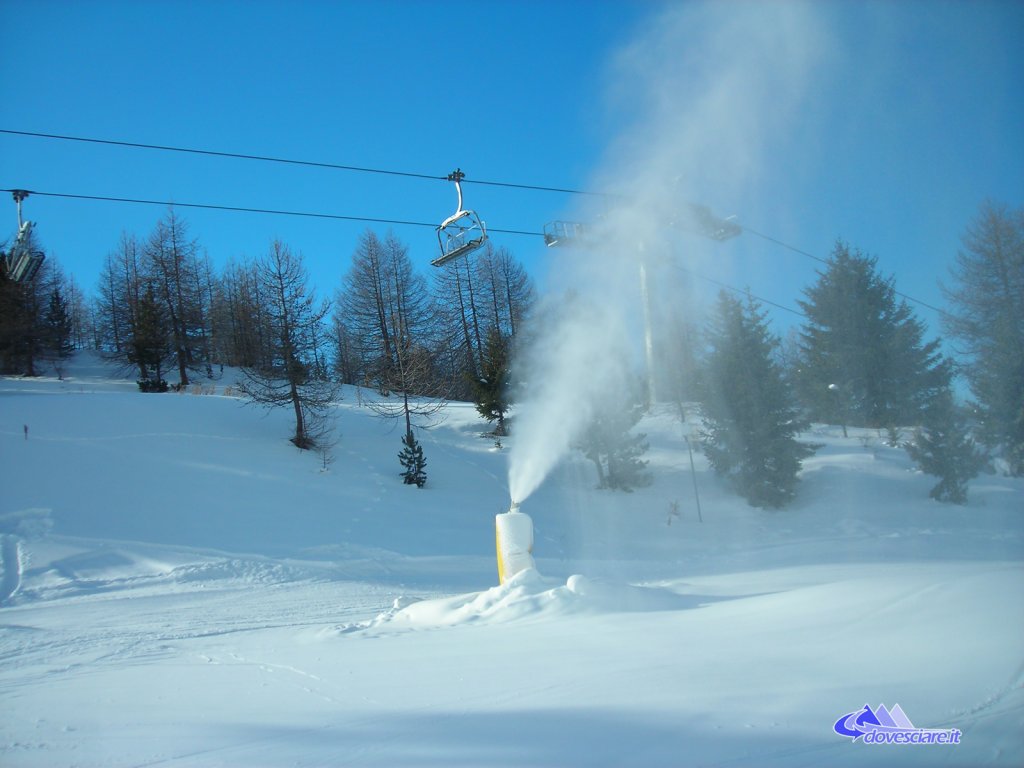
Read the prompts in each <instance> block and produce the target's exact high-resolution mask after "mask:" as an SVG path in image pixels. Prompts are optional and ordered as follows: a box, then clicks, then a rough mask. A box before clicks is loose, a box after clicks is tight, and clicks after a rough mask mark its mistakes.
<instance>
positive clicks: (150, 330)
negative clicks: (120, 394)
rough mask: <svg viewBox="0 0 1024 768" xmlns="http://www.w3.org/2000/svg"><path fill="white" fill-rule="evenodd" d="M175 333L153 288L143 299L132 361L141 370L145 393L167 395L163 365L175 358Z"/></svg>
mask: <svg viewBox="0 0 1024 768" xmlns="http://www.w3.org/2000/svg"><path fill="white" fill-rule="evenodd" d="M171 340H172V339H171V330H170V326H169V325H168V322H167V319H166V317H165V316H164V312H163V307H162V306H161V304H160V303H159V302H158V300H157V297H156V293H155V291H154V289H153V286H152V284H150V285H149V286H147V287H146V292H145V293H144V294H143V295H142V297H141V298H140V299H139V303H138V307H137V309H136V322H135V333H134V334H133V335H132V338H131V343H130V346H129V348H128V360H129V362H131V363H132V364H134V365H137V366H138V367H139V373H140V375H141V377H142V378H140V379H139V382H138V384H139V389H141V390H142V391H143V392H166V391H167V382H166V381H165V380H164V377H163V374H164V371H163V365H164V362H165V361H166V360H167V358H168V357H169V356H170V354H171Z"/></svg>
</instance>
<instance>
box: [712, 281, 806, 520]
mask: <svg viewBox="0 0 1024 768" xmlns="http://www.w3.org/2000/svg"><path fill="white" fill-rule="evenodd" d="M708 342H709V347H710V349H709V354H708V358H707V362H706V364H705V368H704V371H703V376H702V381H701V390H702V392H701V414H702V416H703V419H704V429H703V431H702V434H701V442H702V445H703V449H704V453H705V455H706V456H707V457H708V460H709V461H710V462H711V466H712V467H713V468H714V470H715V472H716V473H717V474H719V475H720V476H722V477H725V478H726V479H727V480H728V481H729V482H730V483H731V484H732V485H733V487H734V488H735V489H736V490H737V492H739V493H740V495H742V496H743V497H744V498H746V499H747V501H749V502H750V504H752V505H753V506H756V507H781V506H783V505H785V504H786V503H787V502H789V501H790V500H791V499H792V498H793V497H794V496H795V494H796V485H797V473H798V472H799V471H800V465H801V462H802V461H803V459H804V458H806V457H807V456H810V455H811V454H812V453H813V452H814V449H813V448H811V447H810V446H808V445H806V444H804V443H800V442H798V441H797V440H796V434H797V433H798V432H799V431H800V430H801V429H803V428H804V427H805V426H806V425H805V423H804V422H803V421H802V420H801V419H800V418H799V415H798V410H797V407H796V403H795V402H794V398H793V396H792V394H791V392H790V390H789V388H788V386H787V385H786V382H785V378H784V376H783V371H782V368H781V366H780V365H779V364H778V362H776V360H775V355H776V353H777V350H778V347H779V341H778V339H777V338H776V337H774V336H773V335H772V334H771V333H770V332H769V330H768V326H767V323H766V320H765V315H764V313H763V312H762V311H761V310H760V307H759V305H758V304H757V303H756V302H755V301H753V300H752V299H751V300H749V301H748V303H747V305H746V306H743V305H742V304H741V303H740V302H739V301H737V300H736V299H734V298H732V297H731V296H729V295H728V294H726V293H725V292H724V291H723V292H722V293H720V294H719V297H718V306H717V309H716V312H715V314H714V316H713V318H712V321H711V324H710V326H709V328H708Z"/></svg>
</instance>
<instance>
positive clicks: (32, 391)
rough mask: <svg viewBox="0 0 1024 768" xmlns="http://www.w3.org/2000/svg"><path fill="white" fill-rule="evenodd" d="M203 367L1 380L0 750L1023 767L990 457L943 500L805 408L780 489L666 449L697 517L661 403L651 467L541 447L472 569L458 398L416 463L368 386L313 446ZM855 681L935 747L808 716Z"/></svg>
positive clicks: (482, 528) (19, 760)
mask: <svg viewBox="0 0 1024 768" xmlns="http://www.w3.org/2000/svg"><path fill="white" fill-rule="evenodd" d="M230 383H231V382H230V376H225V377H224V378H223V379H221V380H219V381H217V382H214V383H212V385H211V384H209V383H208V384H207V386H206V389H205V391H206V392H210V391H211V390H214V391H215V394H191V393H186V394H167V395H142V394H139V393H138V392H137V390H136V387H135V384H134V382H132V381H127V380H123V379H119V378H118V377H117V376H116V375H115V374H114V373H113V372H112V370H111V369H108V368H107V367H105V366H104V365H103V364H102V363H101V362H100V361H98V360H97V359H95V358H93V357H91V356H88V355H84V354H82V355H79V356H78V357H77V358H76V360H75V361H74V364H73V365H71V366H70V369H69V373H68V374H67V375H66V376H65V380H63V381H59V380H57V379H56V378H45V377H44V378H41V379H20V378H6V379H0V456H2V458H3V483H2V487H0V525H7V528H5V529H4V530H11V529H12V528H11V525H12V521H14V520H16V519H21V520H26V519H29V520H33V521H36V523H38V521H39V520H43V519H48V520H49V521H50V522H51V524H52V525H51V527H50V528H49V529H47V528H46V526H45V525H38V524H36V525H35V526H34V527H33V528H32V530H23V533H24V534H25V535H22V536H19V537H18V542H17V543H18V547H19V550H20V557H19V558H18V562H20V568H19V569H18V574H17V575H18V578H17V587H16V590H15V591H14V592H13V594H12V595H11V596H10V597H9V598H8V599H7V600H6V602H5V603H4V604H3V607H0V713H2V717H0V764H2V765H4V766H57V765H69V766H70V765H76V766H128V765H132V766H140V765H161V766H236V765H237V766H279V765H332V766H333V765H339V766H340V765H352V766H480V765H493V766H605V765H608V766H611V765H645V766H648V765H650V766H686V765H730V766H732V765H752V766H753V765H756V766H766V765H767V766H772V765H779V766H783V765H785V766H790V765H807V766H810V765H822V764H827V765H851V766H853V765H879V766H882V765H1019V764H1021V763H1022V762H1024V737H1022V734H1024V642H1022V638H1024V607H1022V606H1024V504H1022V500H1024V483H1021V481H1019V480H1012V479H1007V478H1003V477H998V476H991V475H983V476H981V477H979V478H978V479H977V480H975V481H974V483H973V484H972V486H971V490H970V503H969V505H968V506H967V507H963V508H961V507H951V506H944V505H940V504H938V503H936V502H933V501H931V500H930V499H928V495H927V494H928V489H929V488H930V487H931V485H932V484H933V481H932V480H931V479H930V478H928V477H925V476H922V475H921V474H920V473H918V472H916V471H915V470H914V469H913V467H912V466H911V464H910V463H909V461H908V459H907V458H906V456H905V454H903V452H902V451H900V450H897V449H892V448H889V447H887V446H885V445H884V444H883V443H882V441H881V440H880V439H879V437H878V435H877V434H874V433H871V432H868V431H856V430H854V431H851V432H850V437H849V438H845V439H844V438H843V437H842V436H841V433H839V431H838V430H833V429H831V428H827V427H819V428H816V429H815V430H813V432H812V433H811V434H808V435H807V436H806V437H807V439H809V440H813V441H814V442H817V443H821V444H823V446H824V447H823V448H821V449H820V450H819V451H818V453H817V455H816V456H814V457H813V458H811V459H810V460H808V461H807V462H806V464H805V469H804V473H803V481H802V485H801V488H800V491H799V496H798V500H797V502H796V503H795V504H794V506H793V507H792V508H790V509H787V510H782V511H774V512H766V511H763V510H756V509H752V508H750V507H748V506H746V504H745V503H744V502H742V500H739V499H737V498H736V497H734V496H733V495H732V494H730V493H729V492H728V491H727V489H725V488H724V487H722V485H721V484H720V483H719V482H718V480H717V479H716V478H715V477H714V476H713V474H711V473H710V472H709V470H708V467H707V465H706V463H705V462H704V461H703V459H702V457H700V456H697V457H696V461H697V484H698V487H699V490H700V494H701V507H702V517H703V522H698V519H697V512H696V507H695V504H694V500H693V484H692V479H691V476H690V471H689V458H688V456H687V454H686V450H685V443H684V442H683V439H682V436H683V430H684V429H688V428H691V427H690V426H684V425H681V424H680V422H679V420H678V418H677V417H676V416H675V415H674V413H673V412H672V410H671V409H668V408H665V409H664V410H663V411H662V410H658V411H656V412H655V413H653V414H651V415H649V416H648V417H647V418H646V419H645V420H644V422H643V423H642V424H641V429H642V430H643V431H645V432H646V433H647V435H648V439H649V441H650V443H651V450H650V452H649V454H648V456H647V458H649V459H650V467H651V469H652V471H653V473H654V482H653V484H652V485H651V486H650V487H649V488H644V489H641V490H638V491H636V492H634V493H631V494H620V493H609V492H602V491H596V490H594V488H593V485H594V481H595V478H594V476H593V470H592V468H591V467H590V466H589V465H588V463H587V462H586V461H584V460H581V459H579V458H576V457H568V458H566V459H565V460H563V461H562V462H561V463H560V464H559V466H558V467H557V469H556V470H555V472H554V473H552V474H551V475H550V476H549V477H548V478H547V480H546V481H545V482H544V484H543V485H542V486H541V487H540V488H539V490H538V491H537V492H536V493H535V494H534V495H532V496H531V497H530V498H529V499H528V500H527V501H526V502H525V503H524V505H523V511H524V512H528V513H529V514H530V515H531V516H532V517H533V519H534V523H535V526H536V539H537V541H536V548H535V555H536V557H537V563H538V569H539V572H538V573H533V572H528V573H523V574H520V575H519V576H518V577H516V578H515V579H512V580H511V581H510V582H508V583H506V584H505V585H503V586H501V587H497V586H495V584H496V583H497V579H496V573H495V564H494V556H493V547H494V529H493V516H494V514H496V513H498V512H502V511H504V510H505V509H506V508H507V507H508V503H509V497H508V490H507V481H506V476H507V451H498V450H496V449H495V447H494V445H493V443H492V442H491V441H490V440H487V439H482V438H481V437H480V433H481V432H482V431H483V429H484V425H483V423H482V422H481V421H480V420H479V419H478V417H477V416H476V414H475V411H474V410H473V408H472V407H471V406H468V405H464V404H451V405H450V406H448V407H447V409H446V412H445V420H444V422H443V423H442V424H440V425H438V426H435V427H434V428H432V429H430V430H426V431H423V432H422V433H421V437H422V439H423V443H424V449H425V452H426V455H427V461H428V465H427V471H428V475H429V480H428V485H427V487H426V488H424V489H422V490H419V489H416V488H414V487H411V486H404V485H402V483H401V479H400V477H399V475H398V471H399V466H398V462H397V453H398V450H399V449H400V447H401V446H400V442H399V438H400V431H399V430H397V429H395V428H394V426H393V425H390V424H388V423H387V422H384V421H381V420H380V419H378V418H376V417H374V416H373V415H372V414H371V412H370V411H369V410H368V409H367V408H365V407H362V406H361V405H360V403H361V402H362V400H364V399H365V398H367V397H370V396H371V395H372V393H368V392H365V391H363V392H362V393H356V392H355V391H354V390H346V392H345V397H344V400H343V401H342V402H341V403H340V404H339V405H338V408H337V417H338V419H337V428H338V433H339V434H338V443H337V445H336V446H335V448H334V456H335V459H334V461H333V462H332V463H330V464H329V466H328V467H327V468H326V471H325V469H324V467H323V463H322V461H321V459H320V457H318V456H317V455H315V454H312V453H302V452H299V451H297V450H296V449H295V448H294V447H292V446H291V445H290V444H289V443H288V441H287V437H288V436H289V434H290V432H289V426H290V425H289V423H288V418H287V414H286V413H284V412H281V413H275V412H272V413H269V414H266V413H265V412H263V411H260V410H256V409H253V408H252V407H249V406H244V405H243V404H242V403H241V401H240V400H238V399H237V398H235V397H233V396H231V394H230V389H228V390H227V394H225V392H226V389H225V388H226V387H229V385H230ZM26 425H27V426H28V428H29V429H28V437H27V439H26V437H25V434H24V426H26ZM514 440H515V438H514V436H513V437H511V438H508V439H507V440H506V441H505V443H506V447H507V446H509V445H511V444H512V443H513V441H514ZM673 506H675V507H676V508H677V509H678V512H679V514H678V515H673V514H671V510H672V509H673ZM5 521H6V522H5ZM883 702H884V703H885V704H886V705H887V706H889V707H892V706H893V705H895V704H899V705H900V707H901V708H902V710H903V711H904V712H905V713H906V714H907V715H908V716H909V717H910V719H911V720H913V722H914V723H915V724H916V725H917V726H919V727H923V728H956V729H960V730H961V731H962V733H963V736H962V739H961V743H960V744H959V745H955V746H954V745H930V746H891V745H867V744H864V743H862V742H857V743H851V742H850V740H849V739H847V738H843V737H841V736H838V735H837V734H835V733H834V732H833V730H832V726H833V723H835V722H836V720H837V719H838V718H840V717H841V716H843V715H844V714H847V713H850V712H854V711H856V710H858V709H860V708H862V707H863V706H864V705H865V704H866V703H870V704H871V705H872V706H873V707H874V706H877V705H878V704H879V703H883Z"/></svg>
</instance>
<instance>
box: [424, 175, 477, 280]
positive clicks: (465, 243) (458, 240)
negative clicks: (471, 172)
mask: <svg viewBox="0 0 1024 768" xmlns="http://www.w3.org/2000/svg"><path fill="white" fill-rule="evenodd" d="M465 177H466V174H464V173H463V172H462V171H461V170H460V169H458V168H457V169H455V170H454V171H452V172H451V173H449V174H448V180H449V181H453V182H455V191H456V192H457V193H458V196H459V206H458V208H456V210H455V213H453V214H452V215H451V216H449V217H448V218H447V219H445V220H444V221H442V222H441V225H440V226H439V227H438V228H437V243H438V245H439V246H440V248H441V255H440V256H438V257H437V258H436V259H434V260H433V261H431V262H430V263H431V264H432V265H433V266H435V267H440V266H441V265H442V264H447V263H448V262H449V261H452V260H453V259H458V258H460V257H462V256H466V255H468V254H470V253H472V252H473V251H475V250H476V249H477V248H479V247H480V246H482V245H483V244H484V243H485V242H486V241H487V228H486V227H485V226H484V223H483V222H482V221H481V220H480V217H479V216H477V215H476V213H474V212H473V211H467V210H464V209H463V208H462V183H461V182H462V180H463V179H464V178H465Z"/></svg>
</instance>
